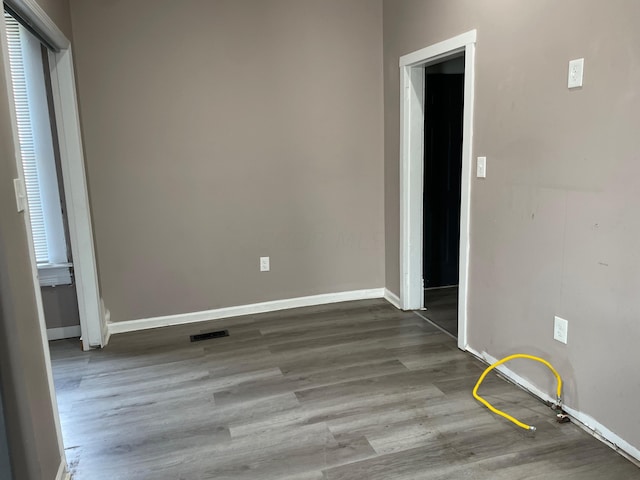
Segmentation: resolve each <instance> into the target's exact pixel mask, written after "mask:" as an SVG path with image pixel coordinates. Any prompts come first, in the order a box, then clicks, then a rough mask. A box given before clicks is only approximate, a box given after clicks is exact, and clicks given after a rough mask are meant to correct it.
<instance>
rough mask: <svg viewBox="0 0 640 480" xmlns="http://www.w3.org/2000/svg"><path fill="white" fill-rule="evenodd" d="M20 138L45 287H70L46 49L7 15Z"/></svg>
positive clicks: (36, 254)
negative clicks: (47, 82)
mask: <svg viewBox="0 0 640 480" xmlns="http://www.w3.org/2000/svg"><path fill="white" fill-rule="evenodd" d="M4 18H5V25H6V30H7V43H8V47H9V48H8V49H9V65H10V69H11V82H12V85H13V97H14V104H15V112H16V121H17V125H18V139H19V143H20V154H21V157H22V168H23V172H24V182H25V188H26V192H27V202H28V205H29V216H30V219H31V234H32V238H33V245H34V249H35V256H36V263H37V265H38V277H39V279H40V285H42V286H53V285H61V284H70V283H71V270H70V268H71V264H70V263H69V257H68V253H67V242H66V237H65V229H64V220H63V215H62V208H61V202H60V190H59V188H58V175H57V171H56V162H55V152H54V147H53V137H52V131H51V120H50V116H49V109H48V103H47V93H46V86H45V76H44V65H43V57H42V46H41V44H40V42H39V41H38V40H37V39H36V38H35V37H34V36H33V35H32V34H31V33H29V32H28V31H27V30H26V29H25V28H24V27H23V26H22V25H20V24H19V23H18V22H17V21H16V20H15V19H14V18H13V17H12V16H11V15H9V14H8V13H7V12H5V14H4Z"/></svg>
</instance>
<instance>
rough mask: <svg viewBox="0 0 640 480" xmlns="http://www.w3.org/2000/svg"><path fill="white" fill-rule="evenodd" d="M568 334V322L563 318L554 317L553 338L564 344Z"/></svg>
mask: <svg viewBox="0 0 640 480" xmlns="http://www.w3.org/2000/svg"><path fill="white" fill-rule="evenodd" d="M568 334H569V322H568V321H567V320H565V319H564V318H560V317H554V320H553V339H554V340H557V341H559V342H562V343H565V344H566V343H567V336H568Z"/></svg>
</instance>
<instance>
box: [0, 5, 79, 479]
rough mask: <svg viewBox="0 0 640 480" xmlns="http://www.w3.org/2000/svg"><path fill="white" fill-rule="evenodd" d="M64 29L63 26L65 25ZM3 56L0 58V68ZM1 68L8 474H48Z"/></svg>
mask: <svg viewBox="0 0 640 480" xmlns="http://www.w3.org/2000/svg"><path fill="white" fill-rule="evenodd" d="M43 5H44V6H45V9H46V11H47V12H48V13H50V14H52V15H53V13H52V12H54V11H55V12H56V13H55V15H54V19H55V20H56V21H58V20H59V19H61V18H62V20H63V22H62V24H63V25H64V24H67V25H68V24H69V20H68V12H67V13H66V21H64V20H65V19H64V18H63V17H65V14H64V12H65V8H64V2H60V3H56V2H54V1H53V0H49V1H47V2H46V4H43ZM67 32H68V30H67ZM0 57H2V53H0ZM4 64H5V59H4V58H0V65H2V67H0V70H3V69H4ZM8 98H9V96H8V92H7V85H6V72H4V71H1V72H0V379H1V382H2V391H3V394H4V398H3V401H4V409H5V412H6V421H7V424H6V429H7V433H8V437H9V444H10V445H11V455H12V457H11V458H12V467H13V474H14V476H15V477H16V478H19V479H25V480H42V479H53V478H55V476H56V473H57V470H58V467H59V465H60V461H61V458H60V445H59V444H58V438H57V435H56V431H55V423H54V413H53V406H52V405H51V397H50V391H49V384H48V379H47V375H46V370H45V355H47V354H48V352H45V351H44V349H43V346H42V343H41V337H40V335H41V331H40V323H39V319H38V312H37V308H36V298H35V293H34V288H33V279H32V276H31V268H30V260H29V253H28V248H27V229H26V226H25V223H24V219H23V216H22V214H19V213H17V211H16V207H15V194H14V190H13V180H12V179H13V178H16V176H17V170H16V161H15V155H14V147H13V136H12V132H11V124H10V113H9V112H10V110H9V105H8Z"/></svg>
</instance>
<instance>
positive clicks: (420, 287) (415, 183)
mask: <svg viewBox="0 0 640 480" xmlns="http://www.w3.org/2000/svg"><path fill="white" fill-rule="evenodd" d="M476 36H477V32H476V30H471V31H469V32H466V33H463V34H461V35H458V36H457V37H453V38H450V39H448V40H445V41H442V42H440V43H436V44H434V45H431V46H428V47H425V48H423V49H420V50H417V51H415V52H412V53H409V54H407V55H404V56H402V57H400V62H399V64H400V77H401V78H400V80H401V81H400V89H401V92H402V94H401V100H400V306H401V307H402V309H403V310H420V309H422V308H424V305H425V303H424V300H425V299H424V262H423V253H424V252H423V251H424V250H425V246H424V230H423V225H424V223H423V216H424V197H423V191H424V188H423V180H424V175H423V171H424V169H425V165H424V159H425V157H424V148H425V141H424V140H425V101H424V98H425V77H426V67H429V66H432V65H436V64H439V63H443V62H444V61H446V60H450V59H454V58H456V57H463V58H464V79H463V84H464V103H463V108H462V111H463V114H462V131H463V135H462V146H461V151H462V155H461V158H462V161H461V166H460V204H459V205H460V207H459V224H458V225H459V227H458V228H459V235H458V238H459V246H458V269H457V270H458V291H457V306H458V309H457V310H458V311H457V321H456V322H455V323H457V337H458V348H460V349H462V350H466V349H467V348H468V343H467V296H468V293H467V291H468V277H469V215H470V191H471V164H472V162H471V155H472V150H471V145H472V140H473V138H472V136H473V103H474V98H473V97H474V76H475V70H474V66H475V43H476ZM454 295H455V293H454Z"/></svg>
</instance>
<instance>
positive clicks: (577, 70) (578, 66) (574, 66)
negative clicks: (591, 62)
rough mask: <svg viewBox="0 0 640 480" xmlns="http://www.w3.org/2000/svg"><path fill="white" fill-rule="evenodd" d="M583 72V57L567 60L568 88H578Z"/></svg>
mask: <svg viewBox="0 0 640 480" xmlns="http://www.w3.org/2000/svg"><path fill="white" fill-rule="evenodd" d="M583 73H584V58H577V59H575V60H571V61H570V62H569V79H568V86H569V88H578V87H581V86H582V77H583Z"/></svg>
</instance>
